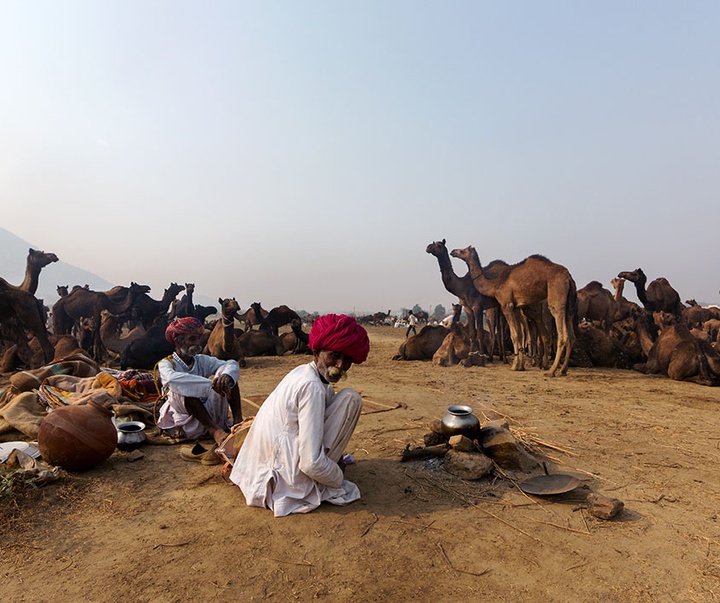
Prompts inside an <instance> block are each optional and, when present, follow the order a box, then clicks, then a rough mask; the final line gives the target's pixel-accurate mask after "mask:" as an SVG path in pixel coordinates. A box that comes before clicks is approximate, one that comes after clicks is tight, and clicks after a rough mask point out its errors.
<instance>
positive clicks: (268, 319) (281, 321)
mask: <svg viewBox="0 0 720 603" xmlns="http://www.w3.org/2000/svg"><path fill="white" fill-rule="evenodd" d="M259 307H260V304H258V305H257V307H256V306H255V304H253V310H255V316H256V318H258V320H259V321H260V328H261V329H263V330H266V331H270V332H271V333H272V334H273V335H275V336H277V335H278V334H279V329H280V327H282V326H284V325H287V324H290V323H291V322H292V321H293V320H297V321H299V322H302V321H301V319H300V316H299V315H298V313H297V312H295V310H291V309H290V308H289V307H288V306H285V305H282V306H277V307H275V308H273V309H272V310H270V312H268V313H267V316H265V317H262V318H261V316H262V315H261V314H258V312H259V309H258V308H259Z"/></svg>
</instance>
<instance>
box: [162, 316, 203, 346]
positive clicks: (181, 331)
mask: <svg viewBox="0 0 720 603" xmlns="http://www.w3.org/2000/svg"><path fill="white" fill-rule="evenodd" d="M204 330H205V327H203V323H201V322H200V321H199V320H198V319H197V318H195V317H194V316H186V317H184V318H176V319H175V320H173V321H172V322H171V323H170V326H168V328H167V329H165V339H167V340H168V341H169V342H170V343H172V344H173V345H175V338H176V337H177V336H178V335H187V334H192V333H202V332H203V331H204Z"/></svg>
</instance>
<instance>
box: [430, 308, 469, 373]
mask: <svg viewBox="0 0 720 603" xmlns="http://www.w3.org/2000/svg"><path fill="white" fill-rule="evenodd" d="M462 310H463V307H462V304H453V319H452V324H451V325H450V332H449V333H448V334H447V335H446V336H445V339H443V342H442V343H441V344H440V347H439V348H438V349H437V351H436V352H435V353H434V354H433V357H432V363H433V364H437V365H439V366H453V365H454V364H458V363H459V362H460V361H461V360H465V359H466V358H467V357H468V355H469V354H470V352H472V351H473V349H472V347H473V340H472V339H471V337H470V333H469V329H466V328H465V327H464V326H463V325H462V323H461V322H460V313H461V312H462Z"/></svg>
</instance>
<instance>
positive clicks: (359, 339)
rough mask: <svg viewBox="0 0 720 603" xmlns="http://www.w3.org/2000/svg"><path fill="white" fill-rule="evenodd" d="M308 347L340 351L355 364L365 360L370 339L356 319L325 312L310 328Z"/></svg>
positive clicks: (314, 349)
mask: <svg viewBox="0 0 720 603" xmlns="http://www.w3.org/2000/svg"><path fill="white" fill-rule="evenodd" d="M310 349H311V350H313V351H316V350H332V351H333V352H342V353H343V354H345V355H346V356H347V357H348V358H350V360H352V361H353V362H354V363H355V364H360V363H361V362H365V360H367V356H368V352H369V351H370V339H369V338H368V334H367V331H366V330H365V329H364V328H363V327H361V326H360V325H359V324H358V323H357V320H355V319H354V318H353V317H352V316H345V314H326V315H325V316H321V317H320V318H318V319H316V320H315V322H314V323H313V326H312V329H311V330H310Z"/></svg>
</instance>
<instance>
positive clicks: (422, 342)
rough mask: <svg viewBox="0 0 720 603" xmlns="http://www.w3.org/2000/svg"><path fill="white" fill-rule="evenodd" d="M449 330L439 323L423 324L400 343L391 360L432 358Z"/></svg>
mask: <svg viewBox="0 0 720 603" xmlns="http://www.w3.org/2000/svg"><path fill="white" fill-rule="evenodd" d="M449 332H450V331H449V330H448V329H446V328H445V327H443V326H440V325H425V326H424V327H423V328H422V329H420V332H419V333H418V334H417V335H413V336H412V337H408V338H407V339H406V340H405V341H403V342H402V344H400V349H399V350H398V353H397V354H395V356H393V358H392V359H393V360H432V357H433V355H434V354H435V352H437V350H438V348H439V347H440V346H441V345H442V342H443V340H444V339H445V337H447V334H448V333H449Z"/></svg>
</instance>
